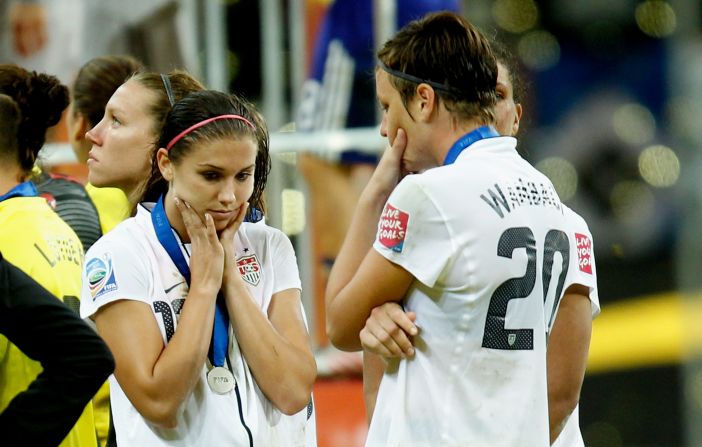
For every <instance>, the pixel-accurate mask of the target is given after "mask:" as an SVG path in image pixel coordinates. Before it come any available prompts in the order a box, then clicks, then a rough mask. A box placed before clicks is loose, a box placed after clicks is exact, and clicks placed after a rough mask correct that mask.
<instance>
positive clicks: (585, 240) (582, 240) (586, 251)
mask: <svg viewBox="0 0 702 447" xmlns="http://www.w3.org/2000/svg"><path fill="white" fill-rule="evenodd" d="M575 246H576V249H577V250H578V267H580V271H581V272H585V273H588V274H590V275H592V241H591V240H590V238H589V237H587V236H586V235H584V234H580V233H575Z"/></svg>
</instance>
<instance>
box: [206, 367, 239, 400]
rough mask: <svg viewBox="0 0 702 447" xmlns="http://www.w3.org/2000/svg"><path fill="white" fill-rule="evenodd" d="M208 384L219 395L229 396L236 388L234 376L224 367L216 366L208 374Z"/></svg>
mask: <svg viewBox="0 0 702 447" xmlns="http://www.w3.org/2000/svg"><path fill="white" fill-rule="evenodd" d="M207 384H208V385H209V386H210V389H211V390H212V391H214V392H215V393H217V394H227V393H228V392H230V391H231V390H232V389H233V388H234V376H233V375H232V373H231V371H229V370H228V369H227V368H225V367H223V366H215V367H214V368H212V369H211V370H210V371H209V372H208V373H207Z"/></svg>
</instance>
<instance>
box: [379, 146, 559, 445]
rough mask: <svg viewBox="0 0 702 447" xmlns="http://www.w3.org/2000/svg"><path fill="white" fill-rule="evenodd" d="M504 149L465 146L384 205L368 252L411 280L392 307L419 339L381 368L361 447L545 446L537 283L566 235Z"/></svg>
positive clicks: (537, 187)
mask: <svg viewBox="0 0 702 447" xmlns="http://www.w3.org/2000/svg"><path fill="white" fill-rule="evenodd" d="M515 145H516V140H515V139H514V138H511V137H496V138H489V139H483V140H480V141H478V142H476V143H473V144H472V145H470V146H468V147H467V148H466V149H465V150H464V151H463V152H462V153H461V154H460V155H459V157H458V159H457V160H456V162H455V163H453V164H450V165H447V166H442V167H438V168H434V169H430V170H428V171H426V172H424V173H422V174H416V175H410V176H407V177H405V178H404V179H403V180H402V181H401V182H400V184H399V185H398V186H397V187H396V188H395V190H394V191H393V193H392V194H391V196H390V198H389V199H388V201H387V203H386V205H385V208H384V210H383V213H382V216H381V219H380V222H379V224H378V233H377V237H376V240H375V243H374V246H373V247H374V249H375V250H376V251H378V252H379V253H380V254H381V255H382V256H384V257H385V258H387V259H388V260H390V261H391V262H393V263H396V264H398V265H400V266H402V267H403V268H404V269H405V270H407V271H408V272H410V273H411V274H412V275H413V276H414V277H415V281H414V282H413V284H412V285H411V286H410V289H409V290H408V292H407V295H406V296H405V298H404V301H403V303H402V304H403V306H404V308H405V310H406V311H413V312H416V314H417V320H416V324H417V326H418V327H419V334H418V335H417V336H416V337H415V339H414V343H415V356H414V357H413V358H410V359H399V360H392V361H390V363H389V365H388V367H387V368H386V371H385V374H384V376H383V379H382V381H381V384H380V389H379V392H378V398H377V403H376V407H375V412H374V413H373V420H372V423H371V427H370V430H369V434H368V440H367V444H366V445H368V446H405V445H412V446H418V447H419V446H436V445H441V446H446V447H452V446H455V447H458V446H468V445H477V446H493V445H495V446H496V445H499V446H500V447H511V446H513V447H523V446H530V447H539V446H544V447H546V446H548V445H549V425H548V402H547V388H546V327H547V326H546V322H545V318H544V294H545V293H546V292H545V290H544V289H545V287H544V283H545V282H544V279H547V278H545V276H546V275H545V274H546V273H548V274H549V275H550V276H551V277H554V278H556V277H558V278H560V273H561V270H562V265H563V263H561V264H560V265H556V263H554V262H551V263H548V262H546V261H548V260H549V259H552V258H557V256H554V253H555V252H557V251H562V252H566V253H567V252H569V249H570V247H569V238H568V236H567V229H568V225H567V221H566V219H565V218H564V216H563V207H562V204H561V202H560V200H559V198H558V195H557V194H556V191H555V190H554V188H553V185H552V184H551V182H550V181H549V180H548V178H546V177H545V176H544V175H543V174H541V173H540V172H538V171H537V170H536V169H534V168H533V167H532V166H531V165H530V164H529V163H527V162H526V161H524V160H523V159H522V158H521V157H520V156H519V155H518V154H517V151H516V150H515ZM565 267H566V268H568V264H566V265H565ZM552 269H553V272H552V271H551V270H552ZM566 274H567V272H566ZM547 281H548V282H550V283H554V282H555V281H549V280H548V279H547ZM552 287H553V285H551V288H552ZM551 293H552V292H551Z"/></svg>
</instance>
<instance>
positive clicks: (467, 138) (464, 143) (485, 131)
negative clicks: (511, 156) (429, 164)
mask: <svg viewBox="0 0 702 447" xmlns="http://www.w3.org/2000/svg"><path fill="white" fill-rule="evenodd" d="M499 136H500V134H499V133H497V131H496V130H495V128H494V127H492V126H481V127H478V128H477V129H475V130H473V131H471V132H468V133H467V134H465V135H463V136H462V137H461V138H459V139H458V141H456V142H455V143H453V146H451V149H449V151H448V154H446V158H445V159H444V166H446V165H450V164H453V162H454V161H456V159H457V158H458V156H459V155H460V153H461V152H463V151H464V150H465V149H466V148H468V146H470V145H471V144H473V143H475V142H476V141H480V140H482V139H485V138H495V137H499Z"/></svg>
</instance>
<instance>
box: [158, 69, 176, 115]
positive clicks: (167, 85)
mask: <svg viewBox="0 0 702 447" xmlns="http://www.w3.org/2000/svg"><path fill="white" fill-rule="evenodd" d="M161 81H163V86H164V87H165V88H166V94H167V95H168V102H169V103H170V104H171V107H173V104H175V98H174V97H173V89H172V88H171V80H170V79H168V75H165V74H163V73H161Z"/></svg>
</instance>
